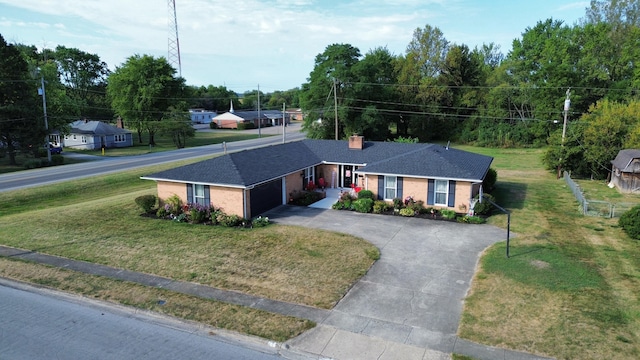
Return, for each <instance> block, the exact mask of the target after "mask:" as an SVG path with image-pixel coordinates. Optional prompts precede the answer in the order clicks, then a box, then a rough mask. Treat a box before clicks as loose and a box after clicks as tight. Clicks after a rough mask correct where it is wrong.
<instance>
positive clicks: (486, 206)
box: [473, 194, 496, 215]
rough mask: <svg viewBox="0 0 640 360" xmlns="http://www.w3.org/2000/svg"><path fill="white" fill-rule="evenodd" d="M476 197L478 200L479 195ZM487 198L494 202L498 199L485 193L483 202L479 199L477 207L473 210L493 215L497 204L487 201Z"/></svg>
mask: <svg viewBox="0 0 640 360" xmlns="http://www.w3.org/2000/svg"><path fill="white" fill-rule="evenodd" d="M474 199H476V200H478V196H476V197H475V198H474ZM486 199H490V200H491V201H494V202H495V200H496V199H495V197H493V195H491V194H484V199H483V200H482V202H479V201H478V202H477V203H476V205H475V207H474V208H473V212H474V213H475V214H476V215H491V213H492V212H493V210H494V209H495V206H493V204H492V203H490V202H488V201H485V200H486Z"/></svg>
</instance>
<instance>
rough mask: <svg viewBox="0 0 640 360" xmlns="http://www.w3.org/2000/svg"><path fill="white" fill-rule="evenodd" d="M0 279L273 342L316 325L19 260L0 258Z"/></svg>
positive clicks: (306, 321)
mask: <svg viewBox="0 0 640 360" xmlns="http://www.w3.org/2000/svg"><path fill="white" fill-rule="evenodd" d="M0 276H3V277H6V278H11V279H15V280H19V281H23V282H30V283H33V284H37V285H41V286H46V287H49V288H56V289H59V290H62V291H65V292H69V293H74V294H80V295H83V296H85V297H89V298H92V299H100V300H103V301H109V302H113V303H120V304H124V305H127V306H133V307H136V308H140V309H146V310H150V311H155V312H158V313H163V314H166V315H170V316H174V317H178V318H182V319H186V320H192V321H197V322H199V323H202V324H206V325H209V326H213V327H216V328H222V329H226V330H231V331H236V332H241V333H245V334H249V335H254V336H260V337H262V338H266V339H271V340H275V341H286V340H288V339H290V338H292V337H295V336H297V335H299V334H300V333H302V332H303V331H305V330H307V329H310V328H312V327H313V326H315V324H314V323H313V322H311V321H308V320H303V319H297V318H293V317H290V316H284V315H278V314H272V313H268V312H266V311H261V310H256V309H252V308H248V307H243V306H239V305H233V304H226V303H222V302H219V301H213V300H208V299H202V298H198V297H195V296H189V295H184V294H178V293H174V292H171V291H168V290H164V289H160V288H152V287H146V286H142V285H138V284H134V283H130V282H125V281H119V280H114V279H109V278H105V277H101V276H95V275H87V274H82V273H78V272H74V271H70V270H66V269H61V268H54V267H50V266H46V265H40V264H34V263H30V262H25V261H20V260H13V259H4V258H0ZM161 302H162V305H161ZM211 335H215V334H214V333H212V334H211Z"/></svg>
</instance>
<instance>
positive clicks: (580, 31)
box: [0, 0, 640, 177]
mask: <svg viewBox="0 0 640 360" xmlns="http://www.w3.org/2000/svg"><path fill="white" fill-rule="evenodd" d="M639 14H640V5H638V1H637V0H591V2H590V5H589V7H588V8H586V9H585V16H584V18H583V19H582V20H581V21H580V22H579V23H577V24H573V25H568V24H565V23H563V22H561V21H558V20H554V19H547V20H542V21H539V22H538V23H537V24H535V26H533V27H527V28H525V30H524V32H523V33H522V36H521V37H520V38H517V39H515V40H514V41H513V44H512V49H511V50H510V51H509V52H508V53H507V54H506V55H505V54H503V53H502V52H501V49H500V48H499V46H497V45H495V44H494V43H489V44H483V45H482V46H476V47H475V48H473V49H471V48H469V47H468V46H467V45H465V44H456V43H451V42H449V41H448V40H447V39H446V37H445V35H444V34H443V33H442V31H441V30H440V29H439V28H437V27H434V26H431V25H428V24H427V25H425V26H424V27H423V28H417V29H415V31H414V33H413V36H412V38H411V40H410V42H409V44H408V45H407V47H406V50H405V52H404V53H403V54H399V55H396V54H391V53H390V51H389V50H388V49H386V48H385V47H378V48H374V49H371V50H369V51H368V52H367V53H365V54H364V55H362V53H361V52H360V50H359V49H358V48H356V47H354V46H352V45H350V44H339V43H337V44H331V45H329V46H327V47H326V49H325V50H324V52H322V53H321V54H318V55H317V56H316V58H315V64H314V67H313V69H312V70H311V72H310V74H309V77H308V79H307V81H306V82H305V83H304V84H302V85H301V87H300V88H295V89H291V90H287V91H275V92H273V93H266V94H265V93H262V92H259V91H258V90H252V91H247V92H245V93H244V94H241V95H239V94H236V93H235V92H233V91H231V90H229V89H227V88H226V87H225V86H214V85H209V86H206V87H205V86H200V87H197V86H189V85H187V84H186V83H185V80H184V79H183V78H181V77H179V76H177V74H176V70H175V69H174V68H172V67H171V66H170V65H169V64H168V63H167V60H166V59H165V58H163V57H159V58H156V57H153V56H149V55H134V56H131V57H129V58H128V59H127V60H126V62H125V63H123V64H121V65H120V66H118V67H116V68H115V70H114V71H113V72H111V71H109V69H108V67H107V65H106V64H105V63H104V62H102V61H101V60H100V58H99V57H98V56H97V55H95V54H90V53H86V52H84V51H82V50H79V49H73V48H66V47H64V46H58V47H56V48H55V49H53V50H51V49H43V50H42V51H38V50H37V49H36V47H35V46H28V45H23V44H15V45H14V44H7V43H6V42H5V40H4V39H3V38H2V36H1V35H0V55H1V56H0V90H2V91H1V92H0V151H2V150H3V149H4V151H7V153H9V154H13V153H14V152H15V150H16V149H15V148H16V147H21V148H22V150H28V149H27V146H32V144H38V143H40V140H39V139H44V137H45V135H46V131H45V129H44V123H43V121H42V115H41V114H42V113H41V110H42V105H40V102H41V99H40V97H39V96H38V95H37V89H38V88H39V87H40V83H41V80H44V82H45V84H46V85H45V88H46V96H47V103H48V113H49V116H48V120H49V128H50V129H59V130H61V131H62V132H63V133H64V131H66V127H67V126H68V124H69V123H70V122H71V121H73V120H77V119H82V118H87V119H97V120H107V121H112V120H113V119H115V118H116V117H118V116H120V117H122V118H123V119H124V121H125V124H126V125H127V127H128V128H131V129H132V130H135V131H136V132H137V135H138V136H137V137H138V141H139V142H140V143H143V141H147V142H148V143H149V144H151V145H153V144H154V143H155V135H156V134H157V133H167V134H170V135H172V136H173V135H176V134H177V136H178V139H180V137H181V136H182V135H180V134H185V133H186V132H189V131H190V130H189V128H190V121H189V119H188V113H187V109H190V108H203V109H207V110H213V111H218V112H224V111H227V110H228V109H229V105H230V102H233V106H234V109H237V110H240V109H251V110H256V109H257V107H258V104H260V107H261V108H262V109H269V108H275V109H279V108H280V106H281V105H282V103H283V102H284V103H286V104H287V105H288V106H292V107H301V108H302V109H303V111H304V112H305V122H304V125H303V129H304V130H305V131H306V132H307V136H308V137H310V138H327V139H332V138H335V137H338V138H341V139H343V138H346V137H347V136H349V135H351V134H354V133H357V134H361V135H364V136H365V137H366V138H367V139H371V140H393V139H402V140H409V141H418V140H419V141H422V142H437V141H442V142H444V141H454V142H459V143H467V144H474V145H478V146H494V147H543V146H544V147H546V148H547V152H546V154H545V156H544V162H545V165H546V166H547V167H548V168H549V169H559V168H562V169H567V170H571V171H574V173H575V174H577V175H586V176H593V177H603V176H606V174H607V172H608V169H609V161H610V160H611V159H613V158H614V157H615V155H616V153H617V151H618V150H620V149H622V148H625V147H627V148H629V147H640V144H639V143H638V141H640V135H639V134H640V128H638V121H637V119H638V115H640V114H638V113H637V111H638V110H637V109H638V106H637V95H638V94H637V93H638V91H637V89H638V87H639V85H640V69H639V68H638V67H637V66H636V63H637V59H638V58H640V47H638V46H637V44H639V43H640V28H639V27H638V25H639V24H638V22H639V21H640V20H639V19H640V16H639ZM569 89H570V90H569ZM568 91H569V93H570V102H571V106H570V108H569V110H568V111H567V112H564V109H563V104H564V102H565V99H566V94H567V92H568ZM258 97H259V98H260V101H258ZM565 116H566V118H567V119H568V122H567V126H566V132H565V136H564V137H563V136H561V134H562V129H563V123H564V118H565ZM177 145H178V146H180V145H181V142H180V141H179V142H178V144H177ZM182 146H183V145H182ZM13 162H14V163H15V161H13Z"/></svg>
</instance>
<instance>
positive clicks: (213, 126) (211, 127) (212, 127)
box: [209, 121, 218, 129]
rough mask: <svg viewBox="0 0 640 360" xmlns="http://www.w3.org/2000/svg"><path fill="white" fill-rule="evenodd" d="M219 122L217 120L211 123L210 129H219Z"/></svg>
mask: <svg viewBox="0 0 640 360" xmlns="http://www.w3.org/2000/svg"><path fill="white" fill-rule="evenodd" d="M217 128H218V124H217V123H216V122H215V121H212V122H210V123H209V129H217Z"/></svg>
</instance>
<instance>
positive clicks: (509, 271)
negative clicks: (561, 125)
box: [459, 149, 640, 359]
mask: <svg viewBox="0 0 640 360" xmlns="http://www.w3.org/2000/svg"><path fill="white" fill-rule="evenodd" d="M470 150H473V149H470ZM478 152H483V153H486V154H489V155H491V156H494V157H495V161H494V167H495V168H496V169H497V170H498V183H497V187H496V191H495V192H494V195H495V196H496V199H497V200H498V202H499V203H500V204H501V205H503V206H504V207H506V208H507V209H508V210H510V211H511V214H512V215H511V230H512V231H514V232H515V233H517V236H516V237H514V238H512V241H511V249H510V250H511V251H510V252H511V255H512V256H511V258H506V256H505V244H504V243H499V244H496V245H494V246H492V247H490V248H489V249H487V250H486V252H485V254H484V256H483V257H482V259H481V261H480V270H479V271H478V273H477V274H476V277H475V279H474V281H473V283H472V288H471V290H470V295H469V297H468V298H467V299H466V300H465V310H464V312H463V317H462V322H461V325H460V328H459V335H460V336H461V337H463V338H467V339H470V340H473V341H477V342H481V343H485V344H488V345H494V346H500V347H507V348H511V349H515V350H521V351H529V352H533V353H536V354H541V355H548V356H553V357H556V358H559V359H604V358H606V359H632V358H639V357H640V337H639V336H638V334H640V303H639V302H638V297H639V294H640V242H637V241H633V240H631V239H629V238H628V237H627V236H626V235H625V234H624V233H622V232H621V230H620V229H619V228H618V227H617V223H616V221H617V220H616V219H603V218H597V217H584V216H582V215H581V214H580V213H579V212H578V204H577V202H576V200H575V198H574V197H573V194H572V193H571V190H570V189H569V187H568V186H567V185H566V184H565V182H564V181H563V180H557V179H556V178H555V174H552V173H549V172H546V171H544V169H543V167H542V165H541V163H540V160H539V158H538V159H537V160H536V159H535V158H536V157H539V156H541V155H542V153H543V149H538V150H536V149H526V150H522V151H520V150H518V151H515V152H514V150H511V149H505V150H501V149H478ZM490 223H492V224H495V225H498V226H502V227H505V226H506V216H505V215H497V216H493V217H492V218H491V219H490Z"/></svg>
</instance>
